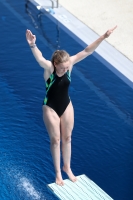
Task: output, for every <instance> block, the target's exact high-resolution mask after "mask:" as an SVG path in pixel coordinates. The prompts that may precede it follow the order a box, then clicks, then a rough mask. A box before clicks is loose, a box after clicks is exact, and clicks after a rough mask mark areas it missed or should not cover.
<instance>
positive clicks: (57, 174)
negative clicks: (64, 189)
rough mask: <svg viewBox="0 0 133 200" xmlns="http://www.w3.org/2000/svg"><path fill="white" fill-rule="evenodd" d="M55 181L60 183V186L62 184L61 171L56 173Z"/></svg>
mask: <svg viewBox="0 0 133 200" xmlns="http://www.w3.org/2000/svg"><path fill="white" fill-rule="evenodd" d="M55 182H56V184H57V185H60V186H63V185H64V182H63V179H62V176H61V172H57V173H56V179H55Z"/></svg>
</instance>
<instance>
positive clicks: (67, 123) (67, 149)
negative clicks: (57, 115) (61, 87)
mask: <svg viewBox="0 0 133 200" xmlns="http://www.w3.org/2000/svg"><path fill="white" fill-rule="evenodd" d="M73 125H74V111H73V106H72V103H71V102H70V103H69V105H68V107H67V109H66V110H65V112H64V113H63V115H62V116H61V136H62V156H63V162H64V166H63V171H65V172H66V173H67V175H68V177H69V179H70V180H71V181H73V182H75V181H76V180H77V179H76V177H75V176H74V174H73V173H72V170H71V167H70V163H71V134H72V129H73Z"/></svg>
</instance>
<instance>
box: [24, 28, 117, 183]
mask: <svg viewBox="0 0 133 200" xmlns="http://www.w3.org/2000/svg"><path fill="white" fill-rule="evenodd" d="M116 27H117V26H115V27H114V28H112V29H109V30H108V31H107V32H106V33H105V34H103V35H102V36H100V37H99V38H98V39H97V40H96V41H94V42H93V43H92V44H90V45H89V46H87V47H86V48H85V49H84V50H83V51H81V52H79V53H77V54H76V55H73V56H70V55H69V54H68V53H67V52H66V51H64V50H57V51H55V52H54V53H53V55H52V59H51V61H49V60H46V59H45V58H44V57H43V56H42V53H41V52H40V50H39V49H38V47H37V46H36V44H35V42H36V36H35V35H33V34H32V32H31V31H30V30H26V39H27V42H28V44H29V46H30V48H31V51H32V53H33V55H34V57H35V59H36V61H37V62H38V63H39V65H40V66H41V67H42V68H44V80H45V82H46V97H45V98H44V101H43V120H44V124H45V126H46V129H47V131H48V134H49V137H50V149H51V154H52V158H53V163H54V168H55V176H56V178H55V182H56V183H57V184H58V185H60V186H62V185H63V184H64V183H63V179H62V175H61V169H60V141H62V156H63V163H64V165H63V171H64V172H66V173H67V175H68V177H69V179H70V180H71V181H73V182H75V181H76V177H75V176H74V174H73V172H72V170H71V167H70V161H71V135H72V130H73V125H74V110H73V106H72V102H71V99H70V97H69V95H68V88H69V84H70V82H71V71H72V68H73V65H74V64H76V63H77V62H79V61H81V60H83V59H84V58H86V57H87V56H89V55H90V54H92V53H93V52H94V50H95V49H96V48H97V47H98V46H99V45H100V43H101V42H102V41H103V40H104V39H105V38H107V37H109V36H110V34H111V33H113V31H114V30H115V29H116Z"/></svg>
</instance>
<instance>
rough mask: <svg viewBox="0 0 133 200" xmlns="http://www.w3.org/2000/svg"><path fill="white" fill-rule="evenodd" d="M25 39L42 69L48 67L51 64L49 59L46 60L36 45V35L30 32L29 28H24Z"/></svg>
mask: <svg viewBox="0 0 133 200" xmlns="http://www.w3.org/2000/svg"><path fill="white" fill-rule="evenodd" d="M26 39H27V42H28V44H29V46H30V48H31V51H32V53H33V55H34V57H35V59H36V61H37V62H38V63H39V65H40V66H41V67H43V68H44V69H50V68H51V66H52V64H51V62H50V61H49V60H46V59H45V58H44V57H43V55H42V53H41V51H40V50H39V49H38V47H37V46H36V44H35V42H36V36H35V35H33V34H32V32H31V31H30V30H28V29H27V30H26Z"/></svg>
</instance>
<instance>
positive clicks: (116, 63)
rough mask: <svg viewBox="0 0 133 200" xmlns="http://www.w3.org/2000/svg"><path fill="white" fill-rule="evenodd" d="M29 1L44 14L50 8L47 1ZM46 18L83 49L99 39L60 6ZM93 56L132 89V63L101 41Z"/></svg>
mask: <svg viewBox="0 0 133 200" xmlns="http://www.w3.org/2000/svg"><path fill="white" fill-rule="evenodd" d="M31 1H32V2H36V4H37V5H39V9H40V10H41V11H42V12H43V10H44V11H45V12H46V10H48V7H51V6H50V5H49V6H48V0H45V1H44V0H31ZM47 16H49V17H50V18H51V20H53V21H54V22H55V23H57V20H58V22H59V27H60V28H62V29H63V30H65V31H66V32H67V33H68V34H69V35H71V37H73V38H74V39H75V40H76V41H77V42H78V43H80V44H81V45H82V46H83V48H84V47H86V46H87V45H89V44H90V43H92V42H93V41H94V40H96V39H97V38H98V37H99V36H98V35H97V34H96V33H95V32H94V31H92V30H91V29H90V28H89V27H88V26H87V25H85V24H84V23H83V22H81V21H79V19H77V18H76V17H75V16H74V15H72V14H71V13H70V12H68V11H67V10H66V9H65V8H64V7H62V6H59V8H54V14H52V13H49V15H47ZM113 34H114V33H113ZM110 37H112V36H110ZM93 55H94V56H95V57H96V58H98V59H99V60H100V61H101V62H102V63H103V64H105V66H106V67H108V68H109V69H110V70H111V71H112V72H113V73H115V74H116V75H117V76H118V77H119V78H121V79H122V80H123V81H124V82H125V83H126V84H127V85H129V86H130V87H131V88H132V89H133V62H132V61H130V60H129V59H128V58H127V57H125V56H124V55H123V54H122V53H120V52H119V51H118V50H117V49H116V48H114V47H113V46H112V45H110V44H109V43H108V42H107V41H103V42H102V43H101V44H100V46H99V47H98V48H97V49H96V50H95V52H94V53H93Z"/></svg>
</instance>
